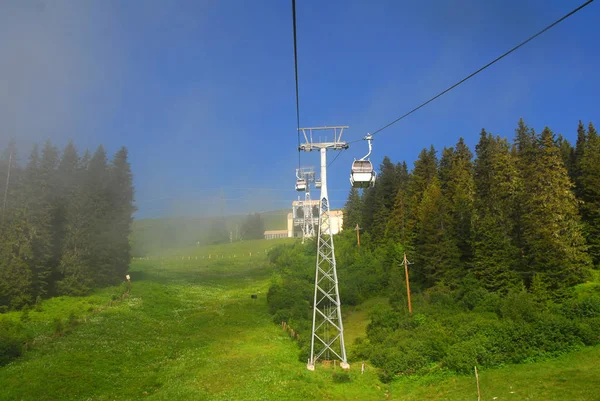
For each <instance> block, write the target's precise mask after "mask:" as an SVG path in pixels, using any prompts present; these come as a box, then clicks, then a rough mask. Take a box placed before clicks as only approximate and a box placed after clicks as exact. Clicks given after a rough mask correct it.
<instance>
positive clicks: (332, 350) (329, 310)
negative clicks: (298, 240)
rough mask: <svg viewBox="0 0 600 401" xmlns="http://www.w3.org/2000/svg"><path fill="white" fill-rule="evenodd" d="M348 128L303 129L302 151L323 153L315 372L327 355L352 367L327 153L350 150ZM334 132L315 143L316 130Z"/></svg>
mask: <svg viewBox="0 0 600 401" xmlns="http://www.w3.org/2000/svg"><path fill="white" fill-rule="evenodd" d="M344 128H348V127H346V126H338V127H317V128H299V130H300V131H302V133H303V134H304V139H305V143H303V144H301V145H300V146H299V147H298V149H299V150H302V151H305V152H310V151H313V150H318V151H319V152H320V154H321V199H320V201H321V206H320V213H319V234H318V242H317V244H318V247H317V263H316V269H315V270H316V272H315V295H314V302H313V321H312V334H311V340H310V359H309V360H308V363H307V365H306V367H307V368H308V369H309V370H315V363H316V362H317V361H318V360H319V358H321V357H322V356H325V357H327V358H329V357H335V358H338V359H339V360H340V367H342V368H343V369H348V368H350V365H348V361H347V358H346V347H345V345H344V326H343V324H342V309H341V302H340V293H339V289H338V279H337V269H336V262H335V249H334V246H333V235H332V233H331V232H332V230H331V219H330V214H329V195H328V193H327V151H328V150H337V151H340V150H343V149H347V148H348V144H347V143H346V142H342V140H341V139H342V133H343V131H344ZM316 130H319V131H321V130H327V131H331V130H333V141H332V142H321V141H319V142H313V135H312V133H313V131H316Z"/></svg>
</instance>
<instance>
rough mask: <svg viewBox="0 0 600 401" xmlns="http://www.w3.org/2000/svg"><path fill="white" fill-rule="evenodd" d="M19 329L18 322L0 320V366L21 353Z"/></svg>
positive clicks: (21, 344)
mask: <svg viewBox="0 0 600 401" xmlns="http://www.w3.org/2000/svg"><path fill="white" fill-rule="evenodd" d="M21 330H22V328H21V327H20V324H16V323H13V322H11V321H9V320H0V366H3V365H6V364H7V363H9V362H10V361H12V360H13V359H15V358H18V357H19V356H20V355H21V354H22V353H23V339H22V338H21V337H20V336H19V334H18V333H19V332H20V331H21Z"/></svg>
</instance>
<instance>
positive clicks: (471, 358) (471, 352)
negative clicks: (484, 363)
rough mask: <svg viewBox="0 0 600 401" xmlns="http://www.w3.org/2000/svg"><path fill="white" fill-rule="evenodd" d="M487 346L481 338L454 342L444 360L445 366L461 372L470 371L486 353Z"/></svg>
mask: <svg viewBox="0 0 600 401" xmlns="http://www.w3.org/2000/svg"><path fill="white" fill-rule="evenodd" d="M485 352H486V351H485V347H484V346H483V344H482V341H481V339H480V338H474V339H471V340H468V341H463V342H460V343H457V344H454V345H453V346H451V347H450V348H449V349H448V354H447V355H446V357H445V358H444V360H443V363H444V365H445V366H447V367H448V368H449V369H451V370H454V371H456V372H459V373H470V372H471V371H472V370H473V368H474V367H475V366H476V365H479V359H480V358H481V355H482V354H484V353H485Z"/></svg>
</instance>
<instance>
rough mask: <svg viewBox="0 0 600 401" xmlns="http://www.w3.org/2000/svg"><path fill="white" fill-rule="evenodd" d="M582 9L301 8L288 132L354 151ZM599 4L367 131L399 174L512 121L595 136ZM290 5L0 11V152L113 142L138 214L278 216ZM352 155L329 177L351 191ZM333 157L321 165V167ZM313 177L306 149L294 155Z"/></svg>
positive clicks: (288, 91)
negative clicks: (333, 132)
mask: <svg viewBox="0 0 600 401" xmlns="http://www.w3.org/2000/svg"><path fill="white" fill-rule="evenodd" d="M581 2H582V0H576V1H575V0H562V1H547V0H545V1H542V0H521V1H516V0H506V1H495V0H494V1H484V2H482V1H480V0H479V1H475V0H457V1H454V2H449V1H442V0H431V1H428V2H417V1H411V2H408V1H386V0H376V1H368V2H367V1H359V0H346V1H336V0H332V1H317V0H298V1H297V19H298V57H299V80H300V120H301V125H302V126H319V125H349V126H350V128H349V129H348V130H347V131H346V133H345V138H346V139H347V140H355V139H358V138H360V137H362V136H364V135H365V134H366V133H367V132H369V131H374V130H375V129H377V128H379V127H380V126H383V125H385V124H386V123H388V122H389V121H391V120H393V119H395V118H396V117H398V116H399V115H401V114H403V113H404V112H406V111H407V110H409V109H411V108H413V107H414V106H416V105H418V104H419V103H421V102H422V101H424V100H426V99H428V98H429V97H431V96H432V95H434V94H436V93H437V92H439V91H441V90H443V89H445V88H446V87H448V86H450V85H451V84H453V83H454V82H456V81H457V80H459V79H461V78H462V77H464V76H465V75H467V74H469V73H471V72H472V71H473V70H475V69H477V68H479V67H480V66H481V65H483V64H485V63H487V62H488V61H490V60H491V59H493V58H495V57H496V56H498V55H499V54H501V53H503V52H504V51H506V50H507V49H509V48H510V47H512V46H514V45H515V44H517V43H518V42H520V41H521V40H523V39H524V38H526V37H528V36H530V35H531V34H533V33H535V32H537V31H538V30H539V29H541V28H543V27H544V26H545V25H547V24H548V23H550V22H551V21H553V20H555V19H557V18H558V17H560V16H562V15H563V14H565V13H566V12H568V11H570V10H571V9H573V8H575V7H576V6H577V5H579V4H580V3H581ZM599 19H600V3H598V4H596V3H592V4H591V5H589V6H588V7H586V8H585V9H584V10H582V11H580V12H579V13H577V14H575V15H574V16H572V17H571V18H569V19H568V20H566V21H564V22H563V23H561V24H560V25H558V26H557V27H555V28H554V29H552V30H551V31H549V32H547V33H546V34H544V35H543V36H541V37H539V38H538V39H536V40H535V41H533V42H531V43H530V44H528V45H527V46H526V47H524V48H522V49H520V50H519V51H517V52H516V53H513V54H512V55H510V56H509V57H507V58H505V59H504V60H502V61H500V62H499V63H497V64H495V65H494V66H493V67H491V68H490V69H488V70H486V71H485V72H483V73H482V74H480V75H478V76H477V77H475V78H473V79H471V80H470V81H468V82H467V83H465V84H463V85H462V86H460V87H459V88H457V89H455V90H453V91H452V92H450V93H448V94H447V95H445V96H444V97H442V98H440V99H438V100H437V101H435V102H434V103H432V104H431V105H429V106H427V107H426V108H424V109H422V110H420V111H418V112H417V113H415V114H413V115H411V116H410V117H408V118H407V119H405V120H403V121H401V122H399V123H398V124H396V125H394V126H392V127H391V128H388V129H387V130H385V131H383V132H382V133H380V134H379V135H377V136H376V137H375V141H374V151H373V155H372V160H373V161H374V162H375V163H376V164H379V162H380V161H381V159H382V158H383V156H384V155H388V156H390V158H391V159H392V160H393V161H395V162H396V161H400V160H406V161H407V162H408V163H409V165H412V163H413V162H414V159H415V158H416V156H417V155H418V153H419V151H420V149H422V148H423V147H429V145H431V144H433V145H434V146H435V147H436V149H438V150H439V151H441V149H442V148H443V147H444V146H451V145H453V144H454V143H456V141H457V140H458V138H459V137H460V136H463V137H464V138H465V140H466V142H467V143H468V144H469V145H470V146H471V147H472V148H473V147H474V145H475V143H476V142H477V139H478V135H479V132H480V130H481V128H483V127H485V128H486V129H487V130H488V131H490V132H493V133H496V134H500V135H502V136H508V137H509V138H512V137H513V132H514V128H515V126H516V123H517V121H518V119H519V117H523V118H524V119H525V121H526V122H527V123H528V124H529V125H530V126H533V127H535V128H536V129H538V130H541V129H542V128H543V127H544V126H545V125H548V126H549V127H550V128H552V129H553V131H554V132H555V133H562V134H563V135H564V136H566V137H567V138H568V139H569V140H574V137H575V130H576V127H577V122H578V120H580V119H581V120H583V121H585V122H586V123H587V122H588V121H590V120H591V121H593V122H596V124H597V125H598V124H600V108H599V101H598V94H599V93H600V78H598V74H597V72H596V71H597V70H598V68H600V67H599V66H600V53H599V52H598V41H599V40H600V28H598V26H597V21H598V20H599ZM292 46H293V42H292V21H291V1H280V0H269V1H242V0H223V1H216V0H215V1H203V0H193V1H141V0H130V1H116V0H115V1H104V2H92V1H87V2H84V1H81V2H79V1H63V0H57V1H50V0H48V1H42V0H24V1H17V0H12V1H11V0H9V1H6V2H2V4H1V5H0V146H4V144H5V143H6V142H7V140H8V137H10V136H14V137H16V139H17V141H18V144H19V148H20V149H21V152H22V154H21V159H24V158H25V157H26V155H25V154H24V153H25V152H26V151H27V150H28V149H29V148H30V146H31V144H32V143H34V142H36V141H37V142H41V141H44V140H46V139H51V140H52V141H53V142H54V143H56V144H57V145H58V146H61V147H62V146H64V144H65V143H66V142H67V141H68V140H69V139H73V140H74V141H75V143H76V145H77V146H78V147H79V148H80V149H82V150H83V149H84V148H86V147H89V148H95V147H96V146H97V145H99V144H104V145H105V146H106V148H107V149H108V151H109V152H111V153H114V151H116V150H117V149H118V148H119V147H120V146H122V145H125V146H127V148H128V149H129V151H130V156H131V163H132V168H133V172H134V179H135V186H136V199H137V206H138V208H139V211H138V213H137V217H140V218H141V217H161V216H167V215H202V214H213V213H218V212H219V211H220V208H221V202H220V199H221V197H222V198H223V199H225V202H224V209H225V211H226V212H227V213H244V212H248V211H260V210H272V209H281V208H286V207H289V204H290V202H291V201H292V200H293V199H295V198H296V197H297V194H296V193H295V191H294V190H293V187H294V180H295V178H294V169H295V168H296V167H297V152H296V145H297V137H296V116H295V94H294V64H293V47H292ZM365 153H366V143H363V142H359V143H357V144H354V145H353V146H352V147H351V148H350V149H349V150H347V151H345V152H344V153H343V154H341V155H340V157H339V158H338V159H337V160H336V162H335V163H334V164H333V165H332V166H331V168H330V169H329V171H328V177H329V188H330V198H331V199H332V205H333V206H334V207H341V206H342V205H343V202H344V200H345V198H346V196H347V192H348V190H349V181H348V175H349V168H350V164H351V162H352V160H353V158H354V157H360V156H362V155H364V154H365ZM329 157H330V159H331V158H333V157H334V154H330V155H329ZM302 160H303V164H307V165H315V166H316V165H318V162H319V161H318V154H317V153H316V152H313V153H312V154H303V155H302Z"/></svg>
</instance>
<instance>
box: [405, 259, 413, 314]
mask: <svg viewBox="0 0 600 401" xmlns="http://www.w3.org/2000/svg"><path fill="white" fill-rule="evenodd" d="M404 273H405V274H406V295H407V297H408V313H410V314H411V315H412V302H411V301H410V282H409V280H408V260H407V259H406V252H404Z"/></svg>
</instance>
